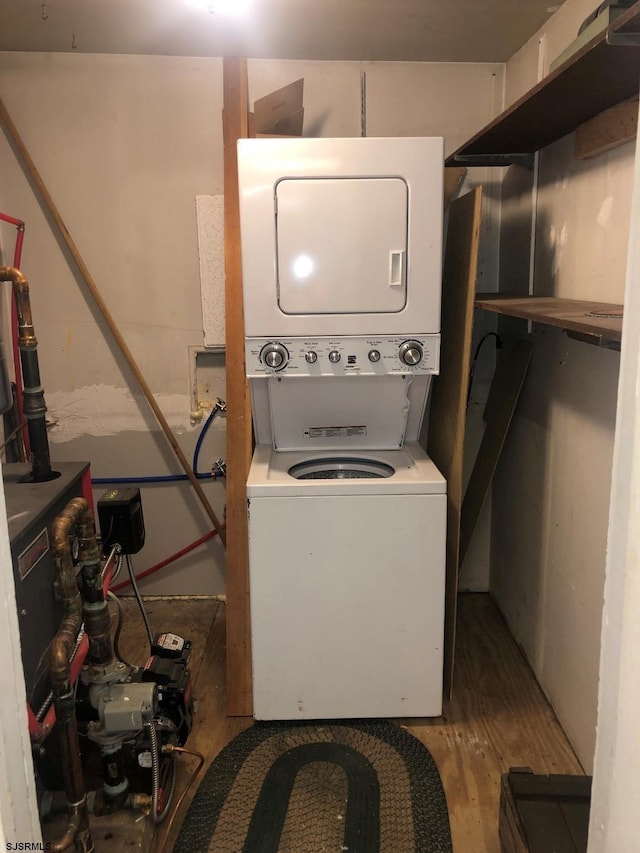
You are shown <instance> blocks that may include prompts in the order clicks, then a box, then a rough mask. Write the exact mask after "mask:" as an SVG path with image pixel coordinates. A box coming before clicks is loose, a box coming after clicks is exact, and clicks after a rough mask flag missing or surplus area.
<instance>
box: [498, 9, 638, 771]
mask: <svg viewBox="0 0 640 853" xmlns="http://www.w3.org/2000/svg"><path fill="white" fill-rule="evenodd" d="M591 5H592V4H591V3H590V2H587V3H585V2H582V0H569V2H568V3H567V4H566V5H565V6H563V7H562V9H561V11H560V12H558V14H557V15H556V16H554V17H553V18H552V19H551V20H550V22H549V24H548V26H547V27H545V28H544V30H543V31H541V32H540V33H539V34H537V35H536V36H535V37H534V38H533V39H532V40H531V41H530V42H529V43H528V44H527V45H526V46H525V47H524V48H523V49H522V50H521V51H520V52H519V53H518V54H517V55H516V57H514V59H513V60H512V61H511V62H510V63H509V64H508V65H507V82H506V91H507V98H506V99H507V102H510V101H512V100H513V99H515V98H516V97H518V96H519V95H520V94H521V93H522V90H523V89H526V88H528V87H529V86H530V85H532V84H533V83H534V82H535V80H536V77H537V73H538V70H539V69H541V70H542V71H544V70H545V69H546V68H547V67H548V61H549V59H552V58H553V57H554V56H555V55H557V54H558V53H559V52H560V51H561V50H562V49H563V48H564V46H565V45H566V44H567V43H568V42H569V41H570V40H571V39H572V38H573V37H575V35H576V33H577V29H578V26H579V24H580V23H581V21H582V20H583V19H584V17H586V15H587V13H588V12H589V11H591V8H590V7H591ZM540 44H542V46H543V51H544V53H543V55H542V56H540V54H539V46H540ZM633 170H634V149H633V145H632V144H627V145H625V146H623V147H621V148H618V149H616V150H615V151H612V152H610V153H608V154H605V155H602V156H601V157H598V158H596V159H593V160H589V161H584V162H580V161H577V160H575V159H574V157H573V135H570V136H569V137H567V138H565V139H562V140H560V141H558V142H556V143H554V144H553V145H551V146H549V147H548V148H546V149H544V150H543V151H542V152H541V153H540V159H539V180H538V199H537V225H536V233H535V246H536V250H535V262H534V275H533V292H534V293H536V294H539V295H554V296H559V297H566V298H576V299H580V298H583V299H592V300H600V301H607V302H622V301H623V294H624V282H625V270H626V254H627V251H626V247H627V241H628V236H629V212H630V201H631V186H632V178H633ZM530 190H531V183H530V177H529V176H526V175H523V174H522V173H521V172H520V171H519V170H518V169H517V168H515V167H514V168H512V169H511V170H509V173H508V174H507V176H506V178H505V198H506V203H505V205H504V207H503V238H502V243H501V282H500V286H501V290H503V291H505V292H525V293H526V292H527V284H528V282H527V281H526V278H527V269H528V264H529V255H528V249H527V245H528V235H529V233H530V228H531V192H530ZM501 328H504V329H505V330H511V331H514V332H515V333H517V334H526V325H525V324H524V323H520V322H519V321H511V322H509V321H505V322H504V323H501ZM533 339H534V352H533V357H532V361H531V365H530V369H529V375H528V377H527V380H526V382H525V386H524V389H523V394H522V398H521V400H520V403H519V405H518V408H517V410H516V415H515V418H514V422H513V425H512V430H511V433H510V435H509V437H508V440H507V443H506V447H505V452H504V455H503V458H502V460H501V463H500V466H499V469H498V472H497V475H496V479H495V485H494V489H493V505H492V506H493V518H492V575H491V589H492V592H493V594H494V596H495V598H496V600H497V602H498V604H499V606H500V608H501V609H502V611H503V613H504V615H505V617H506V619H507V622H508V623H509V626H510V628H511V630H512V632H513V634H514V636H515V638H516V640H517V641H518V642H519V643H520V644H521V645H522V647H523V649H524V651H525V654H526V655H527V657H528V659H529V661H530V662H531V664H532V666H533V669H534V671H535V673H536V676H537V677H538V680H539V681H540V684H541V685H542V687H543V689H544V690H545V692H546V693H547V695H548V697H549V699H550V700H551V703H552V704H553V706H554V708H555V710H556V712H557V714H558V716H559V718H560V721H561V723H562V724H563V726H564V728H565V730H566V732H567V734H568V735H569V737H570V739H571V741H572V742H573V745H574V747H575V748H576V750H577V753H578V756H579V757H580V759H581V761H582V763H583V765H584V766H585V769H587V770H591V768H592V762H593V751H594V743H595V726H596V706H597V691H598V665H599V650H600V624H601V610H602V591H603V582H604V567H605V555H606V543H607V524H608V515H609V493H610V486H611V464H612V456H613V442H614V430H615V418H616V389H617V384H618V371H619V362H620V357H619V354H617V353H614V352H610V351H601V350H598V349H596V348H595V347H592V346H589V345H587V344H583V343H577V342H575V341H571V340H569V339H568V338H567V337H566V336H565V335H563V333H562V332H560V331H557V330H552V329H549V328H545V327H538V328H537V329H536V331H534V333H533Z"/></svg>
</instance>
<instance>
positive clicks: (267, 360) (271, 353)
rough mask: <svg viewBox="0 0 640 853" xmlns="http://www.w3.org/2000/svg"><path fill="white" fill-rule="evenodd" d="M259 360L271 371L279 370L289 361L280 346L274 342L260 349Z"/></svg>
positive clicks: (287, 355) (284, 349)
mask: <svg viewBox="0 0 640 853" xmlns="http://www.w3.org/2000/svg"><path fill="white" fill-rule="evenodd" d="M260 360H261V361H262V362H263V363H264V364H266V365H267V367H270V368H271V369H272V370H280V368H282V367H284V366H285V364H286V363H287V361H288V360H289V353H288V352H287V350H286V347H283V346H282V344H279V343H275V342H274V343H270V344H266V345H265V346H263V347H262V349H261V350H260Z"/></svg>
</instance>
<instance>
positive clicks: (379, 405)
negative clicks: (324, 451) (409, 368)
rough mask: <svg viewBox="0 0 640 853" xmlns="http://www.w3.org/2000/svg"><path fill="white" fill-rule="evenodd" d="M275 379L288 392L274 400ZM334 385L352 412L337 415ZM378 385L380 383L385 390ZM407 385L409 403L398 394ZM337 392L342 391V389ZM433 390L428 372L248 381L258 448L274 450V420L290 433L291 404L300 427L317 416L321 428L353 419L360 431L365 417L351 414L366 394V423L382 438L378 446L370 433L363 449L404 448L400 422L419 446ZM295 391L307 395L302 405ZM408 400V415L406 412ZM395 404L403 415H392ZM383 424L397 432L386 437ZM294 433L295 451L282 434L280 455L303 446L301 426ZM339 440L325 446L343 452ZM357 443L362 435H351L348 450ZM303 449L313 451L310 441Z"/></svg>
mask: <svg viewBox="0 0 640 853" xmlns="http://www.w3.org/2000/svg"><path fill="white" fill-rule="evenodd" d="M274 378H275V379H276V381H277V380H278V379H280V381H281V383H282V384H285V383H286V384H287V386H288V390H287V391H286V392H285V393H284V394H280V393H278V391H276V395H275V398H274V400H272V397H271V388H272V387H278V386H274V385H272V381H271V380H272V379H274ZM391 379H392V380H394V381H393V383H392V384H391V387H392V388H393V391H392V393H393V397H391V398H387V397H386V396H383V395H382V394H381V392H382V390H383V389H386V388H387V383H388V382H389V380H391ZM409 379H410V380H411V381H410V382H409V381H406V380H409ZM334 383H340V385H341V389H342V390H341V395H342V396H341V397H340V399H341V400H344V399H346V401H347V407H346V408H345V409H344V410H340V411H336V401H335V399H334V394H333V390H334ZM372 383H375V384H372ZM377 383H380V385H378V384H377ZM402 384H404V387H405V388H406V391H405V395H406V398H405V396H402V395H401V393H400V392H399V391H398V392H397V394H396V389H398V388H400V387H401V385H402ZM335 387H337V385H336V386H335ZM430 387H431V376H430V375H428V374H424V373H422V374H407V375H402V374H390V375H386V376H385V375H384V374H383V375H382V376H380V377H376V376H375V375H372V374H369V375H367V374H365V375H359V374H357V373H354V374H345V375H343V376H342V377H336V378H334V379H331V378H330V377H328V376H326V375H325V376H320V377H317V376H305V375H295V374H294V375H291V376H289V375H284V376H282V377H277V376H276V377H274V376H273V374H271V375H263V376H258V377H254V378H251V379H249V390H250V392H251V414H252V417H253V428H254V432H255V439H256V443H257V444H268V445H272V446H273V445H274V444H275V443H276V441H275V439H274V434H273V422H274V420H275V422H276V423H277V424H279V423H281V422H282V423H284V424H285V429H286V419H287V417H288V416H289V415H290V414H291V413H290V412H289V400H290V399H291V400H293V405H294V407H295V409H296V410H297V417H298V421H299V423H300V422H301V420H302V421H304V422H305V423H306V425H309V423H311V420H310V419H311V418H312V416H313V421H314V422H315V423H316V425H318V424H320V422H322V423H321V425H324V426H328V425H334V426H335V425H336V424H340V425H342V426H346V425H347V421H346V420H345V418H347V416H348V415H349V417H348V420H349V421H350V422H351V423H350V424H349V425H351V426H353V425H354V424H355V420H357V421H358V425H360V426H361V425H362V417H359V418H355V416H354V415H353V414H352V413H353V411H354V406H353V404H352V403H353V401H354V400H358V399H359V398H360V396H361V395H362V394H364V393H366V394H367V396H368V400H367V401H366V403H365V404H364V405H366V411H367V412H368V416H367V418H366V421H365V423H367V424H370V425H373V426H375V430H374V431H375V433H376V435H378V436H381V440H380V441H379V442H378V441H377V440H376V441H375V442H373V441H372V440H371V435H372V433H369V439H368V440H367V443H366V444H365V445H362V446H365V447H368V448H373V447H380V448H392V449H396V448H397V447H398V446H399V445H398V444H397V441H398V429H399V424H400V423H401V422H402V423H404V436H403V442H407V441H416V440H417V438H418V436H419V435H421V430H422V421H423V418H424V412H425V407H426V403H427V399H428V397H429V389H430ZM294 391H298V392H300V394H301V395H302V396H301V398H300V402H297V400H296V397H295V393H294ZM319 395H320V396H319ZM302 399H304V401H305V404H308V405H309V409H308V411H307V412H306V413H305V412H302V411H301V405H302ZM407 401H408V411H405V409H406V407H407ZM396 403H399V405H400V406H401V408H400V409H399V410H398V411H394V412H390V411H387V410H388V409H389V407H390V406H391V405H392V404H393V405H395V404H396ZM331 412H336V417H333V416H332V417H329V413H331ZM323 413H324V414H323ZM350 413H351V414H350ZM330 422H331V423H330ZM299 423H298V426H299ZM382 423H385V424H387V425H388V426H391V427H392V428H390V429H389V432H388V433H386V434H385V433H383V432H382V431H381V428H380V426H381V424H382ZM290 433H291V434H292V435H293V434H294V433H295V435H294V438H293V446H287V439H285V434H284V433H280V434H279V437H278V445H277V446H278V447H279V449H280V450H293V449H294V448H298V447H301V444H300V441H301V438H300V431H299V429H298V427H296V428H295V430H294V429H293V428H291V429H290ZM316 435H317V434H316ZM339 438H340V436H338V434H334V436H333V439H332V441H331V442H329V443H328V442H326V441H323V443H322V445H320V446H321V447H332V448H334V449H338V447H339V446H340V445H339V444H338V439H339ZM356 439H357V435H356V433H354V432H353V431H352V434H351V436H350V437H349V440H348V443H347V444H346V445H343V446H347V447H349V448H358V447H359V446H360V445H359V444H358V441H357V440H356ZM302 447H303V449H305V450H312V449H313V445H312V443H311V442H310V441H309V440H308V437H307V439H305V443H304V445H302Z"/></svg>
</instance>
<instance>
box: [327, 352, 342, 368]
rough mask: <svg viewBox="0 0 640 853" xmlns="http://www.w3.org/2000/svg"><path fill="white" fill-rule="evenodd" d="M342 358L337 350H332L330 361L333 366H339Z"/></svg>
mask: <svg viewBox="0 0 640 853" xmlns="http://www.w3.org/2000/svg"><path fill="white" fill-rule="evenodd" d="M340 358H341V356H340V353H339V352H338V350H337V349H332V350H331V352H330V353H329V361H330V362H331V364H337V363H338V362H339V361H340Z"/></svg>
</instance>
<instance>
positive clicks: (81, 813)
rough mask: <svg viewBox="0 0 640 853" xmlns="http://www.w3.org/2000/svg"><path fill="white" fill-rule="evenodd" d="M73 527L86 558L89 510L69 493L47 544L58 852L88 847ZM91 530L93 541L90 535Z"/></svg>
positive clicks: (79, 606) (90, 522)
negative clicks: (56, 600)
mask: <svg viewBox="0 0 640 853" xmlns="http://www.w3.org/2000/svg"><path fill="white" fill-rule="evenodd" d="M74 527H77V528H78V531H79V533H80V536H81V547H82V548H83V553H84V555H85V556H88V557H89V559H92V555H93V552H94V546H95V549H97V542H95V528H94V526H93V517H92V515H91V510H90V508H89V504H88V502H87V501H86V500H85V499H84V498H74V499H73V500H72V501H70V502H69V503H68V504H67V506H66V507H65V508H64V510H63V511H62V514H61V515H59V516H58V517H57V518H56V520H55V521H54V522H53V525H52V526H51V550H52V553H53V560H54V563H55V565H56V570H57V580H58V587H59V591H60V594H61V595H62V598H63V602H64V609H65V613H64V617H63V619H62V622H61V623H60V628H59V629H58V633H57V634H56V636H55V637H54V639H53V642H52V644H51V652H50V656H49V678H50V681H51V686H52V688H53V697H54V703H55V708H56V719H57V722H58V727H59V743H60V758H61V762H62V772H63V776H64V782H65V793H66V796H67V802H68V809H69V817H68V820H67V828H66V831H65V833H64V835H63V836H62V838H61V839H59V840H58V841H56V842H53V845H52V847H51V849H52V850H54V851H56V853H62V851H64V850H66V849H68V848H69V847H70V846H71V844H75V849H76V851H83V853H84V851H86V852H87V853H89V851H92V850H93V849H94V848H93V840H92V838H91V831H90V828H89V814H88V810H87V803H86V796H85V788H84V777H83V774H82V765H81V763H80V741H79V737H78V723H77V720H76V712H75V697H74V690H73V685H72V683H71V674H70V664H69V658H70V656H71V651H72V649H73V646H74V643H75V641H76V637H77V635H78V632H79V631H80V626H81V624H82V599H81V596H80V592H79V590H78V585H77V583H76V578H75V571H74V566H73V559H72V555H71V545H70V542H69V538H70V533H71V531H72V530H73V528H74ZM91 531H93V540H94V541H91Z"/></svg>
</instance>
